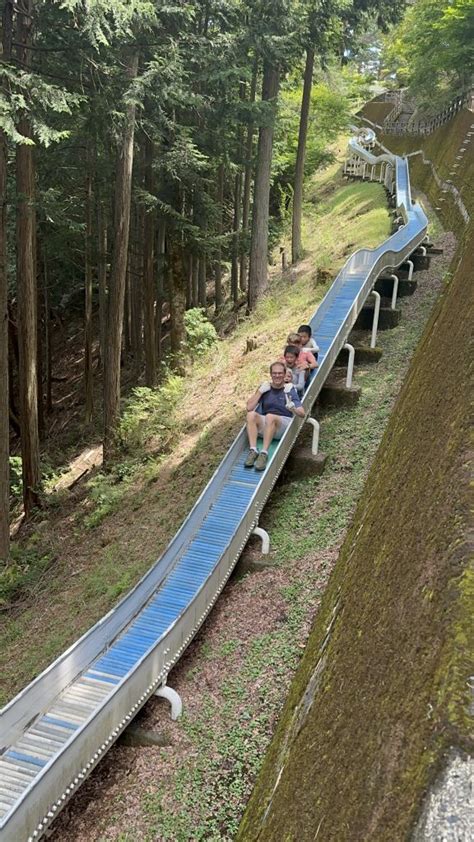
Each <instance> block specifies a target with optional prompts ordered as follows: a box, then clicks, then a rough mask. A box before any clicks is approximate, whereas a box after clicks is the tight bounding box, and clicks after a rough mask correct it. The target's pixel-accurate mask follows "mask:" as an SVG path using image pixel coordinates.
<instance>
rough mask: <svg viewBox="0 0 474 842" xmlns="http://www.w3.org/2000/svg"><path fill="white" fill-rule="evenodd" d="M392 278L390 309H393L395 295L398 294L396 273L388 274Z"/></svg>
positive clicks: (395, 300)
mask: <svg viewBox="0 0 474 842" xmlns="http://www.w3.org/2000/svg"><path fill="white" fill-rule="evenodd" d="M390 277H391V278H392V280H393V290H392V304H391V307H392V310H395V307H396V305H397V295H398V275H390Z"/></svg>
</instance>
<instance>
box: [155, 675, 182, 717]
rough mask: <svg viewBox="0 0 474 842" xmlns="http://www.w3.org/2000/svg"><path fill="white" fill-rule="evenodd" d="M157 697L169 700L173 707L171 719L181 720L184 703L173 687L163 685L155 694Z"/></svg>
mask: <svg viewBox="0 0 474 842" xmlns="http://www.w3.org/2000/svg"><path fill="white" fill-rule="evenodd" d="M155 696H160V698H162V699H167V700H168V701H169V703H170V705H171V719H172V720H173V721H174V720H175V719H179V717H180V716H181V714H182V712H183V702H182V701H181V696H180V695H179V693H177V692H176V690H173V688H172V687H168V685H167V684H162V685H161V687H158V690H157V691H156V692H155Z"/></svg>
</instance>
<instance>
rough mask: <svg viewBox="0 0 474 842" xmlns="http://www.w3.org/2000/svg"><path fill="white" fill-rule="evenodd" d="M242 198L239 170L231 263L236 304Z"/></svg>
mask: <svg viewBox="0 0 474 842" xmlns="http://www.w3.org/2000/svg"><path fill="white" fill-rule="evenodd" d="M241 198H242V173H241V172H238V173H236V176H235V183H234V219H233V223H232V254H231V264H230V293H231V296H232V301H233V302H234V304H235V303H236V302H237V301H238V300H239V229H240V202H241Z"/></svg>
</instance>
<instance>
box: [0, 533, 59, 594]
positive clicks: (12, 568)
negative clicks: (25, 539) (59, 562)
mask: <svg viewBox="0 0 474 842" xmlns="http://www.w3.org/2000/svg"><path fill="white" fill-rule="evenodd" d="M34 543H35V542H34V541H32V542H30V546H28V547H22V546H20V545H18V544H12V546H11V561H10V563H9V564H8V565H6V566H4V567H2V568H1V569H0V607H5V606H9V605H10V604H11V603H12V602H13V601H14V600H15V599H17V598H18V596H19V595H20V594H21V593H22V592H24V591H30V592H31V591H32V589H33V588H34V587H35V585H37V584H38V582H39V580H40V579H41V578H42V577H43V576H44V575H45V574H46V572H47V570H48V569H49V567H50V566H51V563H52V561H53V559H52V557H51V555H50V554H48V553H41V552H39V551H38V549H37V548H36V547H35V546H34Z"/></svg>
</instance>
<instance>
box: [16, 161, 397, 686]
mask: <svg viewBox="0 0 474 842" xmlns="http://www.w3.org/2000/svg"><path fill="white" fill-rule="evenodd" d="M337 171H338V166H337V164H336V165H334V166H333V167H331V168H329V169H328V170H327V171H326V173H325V174H324V175H323V177H322V178H321V179H320V181H321V182H322V183H323V185H326V187H325V188H324V189H325V190H326V191H328V193H327V196H326V199H325V201H324V203H323V204H320V205H318V206H315V205H313V206H312V212H311V214H310V217H309V219H308V221H307V230H306V237H307V242H308V244H309V250H308V257H307V259H306V260H305V261H303V263H302V264H300V266H299V267H298V272H297V275H296V278H293V282H292V283H289V279H288V277H285V278H283V279H282V278H281V277H279V276H278V275H277V274H276V273H275V274H274V277H273V282H272V287H271V292H270V294H269V295H268V296H267V297H266V298H265V299H264V300H263V301H262V302H261V304H260V306H259V307H258V310H257V311H256V313H255V314H254V315H253V316H252V317H251V318H249V319H245V320H244V321H243V322H242V323H241V324H240V325H239V327H238V328H237V330H236V331H235V333H234V334H233V335H232V337H231V338H230V339H228V340H225V341H222V342H221V343H220V344H219V347H218V350H217V352H214V353H212V355H211V356H210V357H208V358H207V359H205V360H204V361H202V362H200V363H199V364H197V365H196V366H195V367H194V369H193V371H192V372H190V374H189V375H188V376H187V377H186V378H185V380H184V381H183V382H182V383H181V384H176V383H175V389H176V390H177V392H178V404H179V405H181V404H183V407H182V411H181V410H180V411H179V412H177V413H175V416H174V420H175V433H174V436H173V440H172V441H171V442H170V443H168V446H167V448H166V452H165V453H161V454H160V453H157V454H155V455H154V456H152V457H150V459H149V461H147V462H146V464H145V465H141V466H140V467H139V470H138V471H133V470H132V468H131V466H130V465H124V466H123V468H124V469H123V471H122V472H119V473H118V476H119V477H120V481H116V482H115V485H113V486H111V485H110V483H109V482H107V481H105V480H101V478H100V477H99V478H97V477H96V478H95V481H94V486H95V487H94V488H93V489H92V488H88V489H87V488H83V487H79V488H78V489H77V490H76V491H75V492H73V493H72V494H71V493H67V494H66V495H62V496H59V497H57V498H56V499H53V500H52V506H51V507H50V509H49V510H48V512H47V513H44V512H43V513H41V514H40V515H39V517H38V521H37V523H36V526H35V527H34V531H33V533H32V534H30V535H29V536H28V540H27V541H23V542H21V543H19V544H17V546H16V547H15V557H16V558H17V564H18V566H19V567H20V568H21V573H22V575H23V578H24V581H25V587H24V588H23V590H22V592H21V593H20V595H19V597H18V598H17V599H16V601H15V602H14V604H13V607H12V608H11V609H10V610H9V611H8V612H4V617H3V622H2V629H1V633H0V648H1V650H2V654H3V671H2V672H3V674H2V688H1V697H0V702H5V701H7V700H8V699H9V698H10V697H11V696H12V695H13V694H14V693H15V692H18V691H19V690H20V689H21V688H22V687H23V686H24V685H25V684H26V683H27V682H28V681H30V680H31V679H32V678H34V676H35V675H37V674H38V672H40V671H41V670H42V669H43V668H44V667H45V666H47V664H48V663H49V662H50V661H51V659H53V658H54V657H56V656H57V655H58V654H60V652H61V651H62V650H63V649H64V648H65V647H66V646H68V645H69V644H70V643H71V642H72V641H73V640H74V639H76V638H77V637H78V636H79V635H80V634H82V633H83V632H84V631H85V630H86V629H87V628H88V627H89V626H90V625H91V624H92V623H93V622H95V621H96V620H97V619H99V618H100V617H101V616H102V614H103V613H104V612H106V611H107V610H108V609H109V608H110V607H111V606H112V605H114V604H115V602H116V601H117V599H118V598H119V597H120V595H121V594H123V593H125V592H126V591H127V590H128V589H129V588H130V587H131V586H132V585H133V584H134V583H135V582H136V581H137V579H138V578H139V577H140V576H141V575H142V574H143V573H144V572H145V571H146V570H147V569H148V567H149V566H150V565H151V564H152V563H153V561H154V560H155V559H156V558H157V556H158V555H159V554H160V553H161V552H162V550H163V549H164V547H165V546H166V544H167V543H168V541H169V540H170V538H171V537H172V535H173V534H174V532H175V531H176V529H177V528H178V526H179V525H180V523H181V521H182V519H183V518H184V517H185V515H186V514H187V512H188V511H189V509H190V507H191V505H192V503H193V501H194V500H195V499H196V497H197V496H198V494H199V492H200V491H201V490H202V488H203V486H204V485H205V483H206V482H207V480H208V479H209V478H210V476H211V474H212V472H213V471H214V469H215V467H216V465H217V464H218V462H219V460H220V459H221V458H222V456H223V455H224V453H225V451H226V449H227V448H228V446H229V444H230V442H231V441H232V438H233V436H234V435H235V433H236V432H237V430H238V429H239V428H240V426H241V424H242V422H243V403H244V399H245V397H246V396H247V394H248V393H250V392H251V391H252V390H253V388H254V386H255V383H256V382H258V381H259V380H261V379H262V378H263V377H264V376H265V375H266V372H267V366H268V363H269V362H270V361H271V360H272V358H274V356H275V354H276V353H277V352H279V349H280V348H281V347H282V345H283V343H284V340H285V338H286V335H287V333H288V331H289V330H292V329H295V328H296V327H297V326H298V323H299V322H300V321H301V320H306V319H307V317H309V316H310V315H311V313H312V312H313V310H314V307H315V305H316V303H317V301H318V300H320V298H321V297H322V295H323V294H324V291H325V289H324V288H323V287H321V286H316V281H315V267H316V266H325V267H329V266H330V267H331V268H332V269H333V270H335V269H336V268H337V267H338V266H340V265H341V263H342V262H343V261H344V258H345V255H346V254H347V253H348V252H350V251H351V250H352V248H353V247H355V246H358V245H359V244H362V243H364V244H365V245H375V244H377V243H378V242H379V241H380V239H382V238H383V236H385V232H386V231H387V229H388V225H389V217H388V213H387V211H386V209H385V206H384V194H383V191H382V189H381V187H380V186H379V185H360V184H355V185H348V184H343V183H342V181H341V179H340V176H338V175H336V173H337ZM333 177H334V179H335V180H334V181H333V182H332V187H328V186H327V185H328V183H329V180H330V179H331V178H333ZM334 190H335V191H336V192H335V193H333V192H332V191H334ZM248 335H253V336H256V337H257V342H258V348H257V350H255V351H253V352H252V353H250V354H247V355H245V354H243V349H244V347H245V337H246V336H248ZM175 397H176V396H175Z"/></svg>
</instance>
